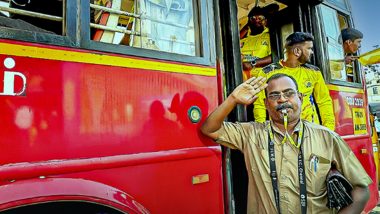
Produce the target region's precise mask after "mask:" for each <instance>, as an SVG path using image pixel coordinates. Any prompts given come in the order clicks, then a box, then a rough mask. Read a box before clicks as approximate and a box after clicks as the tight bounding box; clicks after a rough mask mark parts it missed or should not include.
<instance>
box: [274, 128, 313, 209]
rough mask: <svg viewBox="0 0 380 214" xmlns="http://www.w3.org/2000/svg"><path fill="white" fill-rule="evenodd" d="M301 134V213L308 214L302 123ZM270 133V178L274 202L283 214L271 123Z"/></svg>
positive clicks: (299, 167)
mask: <svg viewBox="0 0 380 214" xmlns="http://www.w3.org/2000/svg"><path fill="white" fill-rule="evenodd" d="M300 123H301V124H300V125H301V127H300V132H299V134H298V139H297V144H298V145H299V149H300V152H299V154H298V177H299V184H300V202H301V213H302V214H306V213H307V192H306V175H305V165H304V158H303V149H302V143H303V133H304V130H305V129H304V126H303V123H302V121H300ZM268 128H269V132H268V135H269V136H268V139H269V140H268V152H269V165H270V177H271V179H272V186H273V193H274V200H275V202H276V207H277V210H278V213H279V214H281V209H280V192H279V189H278V182H277V170H276V158H275V151H274V137H273V131H272V128H271V126H270V123H269V127H268Z"/></svg>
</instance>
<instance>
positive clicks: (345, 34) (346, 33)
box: [341, 28, 363, 42]
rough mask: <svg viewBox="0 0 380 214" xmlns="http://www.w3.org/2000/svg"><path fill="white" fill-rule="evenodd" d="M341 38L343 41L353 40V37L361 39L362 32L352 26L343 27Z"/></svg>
mask: <svg viewBox="0 0 380 214" xmlns="http://www.w3.org/2000/svg"><path fill="white" fill-rule="evenodd" d="M341 33H342V40H343V42H345V41H347V40H351V41H354V40H355V39H362V38H363V33H362V32H360V31H358V30H356V29H354V28H345V29H343V30H342V32H341Z"/></svg>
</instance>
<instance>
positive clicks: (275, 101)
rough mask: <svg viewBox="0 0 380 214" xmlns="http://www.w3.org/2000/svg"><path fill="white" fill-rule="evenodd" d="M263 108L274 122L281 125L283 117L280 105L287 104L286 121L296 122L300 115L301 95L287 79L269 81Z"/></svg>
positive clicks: (291, 81) (290, 80)
mask: <svg viewBox="0 0 380 214" xmlns="http://www.w3.org/2000/svg"><path fill="white" fill-rule="evenodd" d="M266 96H267V98H266V99H265V107H266V109H267V110H268V113H269V116H270V117H271V118H272V120H273V121H274V122H278V123H283V121H284V116H283V113H282V112H281V109H278V108H279V106H280V105H284V104H287V105H286V106H288V107H287V108H286V110H287V112H288V121H289V122H292V121H297V120H299V118H300V114H301V105H302V95H301V94H300V93H298V91H297V89H296V85H295V84H294V82H293V80H292V79H290V78H289V77H280V78H278V79H275V80H271V81H270V82H269V83H268V87H267V88H266Z"/></svg>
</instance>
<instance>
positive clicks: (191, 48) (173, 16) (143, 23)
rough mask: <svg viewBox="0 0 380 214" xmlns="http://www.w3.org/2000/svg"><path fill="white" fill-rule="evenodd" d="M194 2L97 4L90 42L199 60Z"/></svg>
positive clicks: (129, 0)
mask: <svg viewBox="0 0 380 214" xmlns="http://www.w3.org/2000/svg"><path fill="white" fill-rule="evenodd" d="M194 6H195V5H194V4H193V0H173V1H169V3H168V1H164V0H140V1H137V0H112V1H111V0H95V1H94V2H93V4H91V24H90V26H91V28H92V29H91V30H92V32H91V39H92V40H94V41H99V42H104V43H112V44H120V45H125V46H131V47H136V48H143V49H151V50H157V51H163V52H169V53H177V54H183V55H189V56H199V55H200V50H199V44H198V43H197V42H196V41H199V39H197V33H198V32H199V31H197V29H196V26H195V22H194V18H196V17H194V12H193V11H194V8H195V7H194Z"/></svg>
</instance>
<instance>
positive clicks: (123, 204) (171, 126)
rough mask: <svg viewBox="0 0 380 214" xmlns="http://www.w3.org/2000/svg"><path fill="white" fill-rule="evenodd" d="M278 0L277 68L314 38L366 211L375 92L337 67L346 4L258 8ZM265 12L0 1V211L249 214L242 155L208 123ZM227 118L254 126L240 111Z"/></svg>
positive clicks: (223, 5)
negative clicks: (295, 41)
mask: <svg viewBox="0 0 380 214" xmlns="http://www.w3.org/2000/svg"><path fill="white" fill-rule="evenodd" d="M273 2H275V3H278V4H280V5H281V9H280V11H278V12H277V13H275V14H273V15H272V16H273V17H271V19H272V20H273V22H272V23H271V26H270V33H271V40H272V42H271V44H272V45H271V46H272V58H273V59H274V60H277V59H279V58H281V57H282V51H281V50H282V44H283V42H282V41H283V38H284V37H286V35H287V34H289V32H292V31H308V32H311V33H313V34H314V35H315V37H316V45H315V46H316V47H315V52H316V57H315V58H314V59H313V62H314V64H316V65H318V66H319V67H321V68H322V70H323V72H324V73H323V74H324V77H325V79H326V82H328V83H329V85H330V89H331V96H332V97H333V99H334V108H335V113H336V118H337V129H336V131H337V132H338V133H339V134H341V135H342V136H343V137H344V138H345V139H346V141H347V142H348V143H349V145H350V146H351V148H352V149H353V151H354V152H355V154H356V155H357V156H358V158H359V160H360V161H361V162H362V163H363V166H364V167H365V169H366V170H367V172H368V174H369V175H370V176H371V177H372V179H373V180H374V183H373V184H372V185H371V187H370V190H371V200H370V202H369V203H368V205H367V208H366V210H367V211H368V210H370V209H371V208H373V207H374V206H375V205H376V204H377V200H378V196H377V185H376V177H375V176H376V175H375V165H374V161H373V153H372V146H371V137H370V135H369V131H367V132H365V130H364V128H363V125H364V126H365V127H366V130H369V127H370V126H369V122H368V107H367V99H366V96H365V87H364V86H365V84H364V80H363V79H362V75H361V72H360V67H359V65H355V67H354V68H353V72H352V73H349V74H347V72H346V73H345V71H346V70H345V67H344V65H341V66H343V67H342V69H340V70H339V69H335V68H336V66H339V65H336V64H337V63H336V61H337V60H336V59H337V57H338V56H339V57H340V56H341V57H343V53H342V52H339V51H340V48H339V45H338V43H336V42H338V40H337V39H338V37H339V36H338V37H336V36H337V35H336V33H337V32H338V31H339V29H341V28H343V26H344V25H343V24H346V25H347V26H352V25H353V23H352V21H351V20H352V19H351V13H350V10H349V2H347V1H345V0H326V1H317V0H308V1H304V0H303V1H295V0H277V1H272V0H271V1H269V0H266V1H260V5H261V6H263V5H266V4H270V3H273ZM257 3H259V2H258V1H254V0H237V1H233V0H230V1H206V0H173V1H163V0H139V1H137V0H91V1H84V0H79V1H71V0H70V1H69V0H51V1H48V2H47V1H36V0H10V1H8V0H2V1H0V11H1V12H0V26H1V27H0V28H1V30H0V61H1V62H3V63H2V67H1V68H2V70H1V72H0V79H2V80H3V81H2V83H3V86H0V90H1V88H2V91H0V112H1V114H0V121H1V123H0V130H1V131H0V143H1V145H2V149H1V152H0V192H1V193H2V194H0V211H2V213H22V212H31V213H37V212H38V213H52V212H54V213H244V212H245V210H246V200H247V194H246V189H247V182H246V180H247V178H246V175H245V174H244V173H245V170H246V169H245V166H244V161H242V160H241V154H239V153H238V152H236V151H230V150H228V149H224V148H221V147H220V146H219V145H217V144H215V143H214V142H212V141H211V140H210V139H207V138H206V137H204V136H202V135H201V134H200V132H199V126H200V125H201V123H202V121H203V120H204V119H205V118H206V117H207V115H208V114H209V113H210V111H211V110H212V109H214V108H215V107H216V106H217V105H218V103H220V102H221V101H222V100H223V97H224V95H226V94H228V93H229V92H231V91H232V90H233V88H234V87H236V86H237V85H238V84H239V83H241V81H242V74H241V61H240V60H241V59H240V49H239V47H240V46H239V36H238V35H239V34H238V31H239V28H238V18H241V17H240V14H244V9H248V8H250V7H252V5H255V4H257ZM326 17H330V18H329V19H327V18H326ZM331 20H334V21H336V23H337V25H331V23H332V22H330V21H331ZM342 23H343V24H342ZM332 28H334V30H333V32H330V30H331V29H332ZM333 33H335V34H333ZM338 64H339V63H338ZM334 66H335V67H334ZM336 70H339V71H340V74H341V76H338V77H337V76H336ZM344 75H346V80H347V76H349V75H351V76H350V78H351V79H352V82H347V81H346V80H345V79H344V77H343V76H344ZM357 113H359V114H360V113H361V116H362V117H358V116H355V115H357ZM363 118H364V119H363ZM228 119H229V120H233V121H236V120H238V121H245V120H251V119H252V116H251V115H250V114H249V112H247V111H246V109H245V108H244V107H239V108H238V109H237V110H236V111H234V112H233V113H232V114H231V115H230V117H229V118H228ZM355 127H358V128H357V129H356V128H355Z"/></svg>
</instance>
